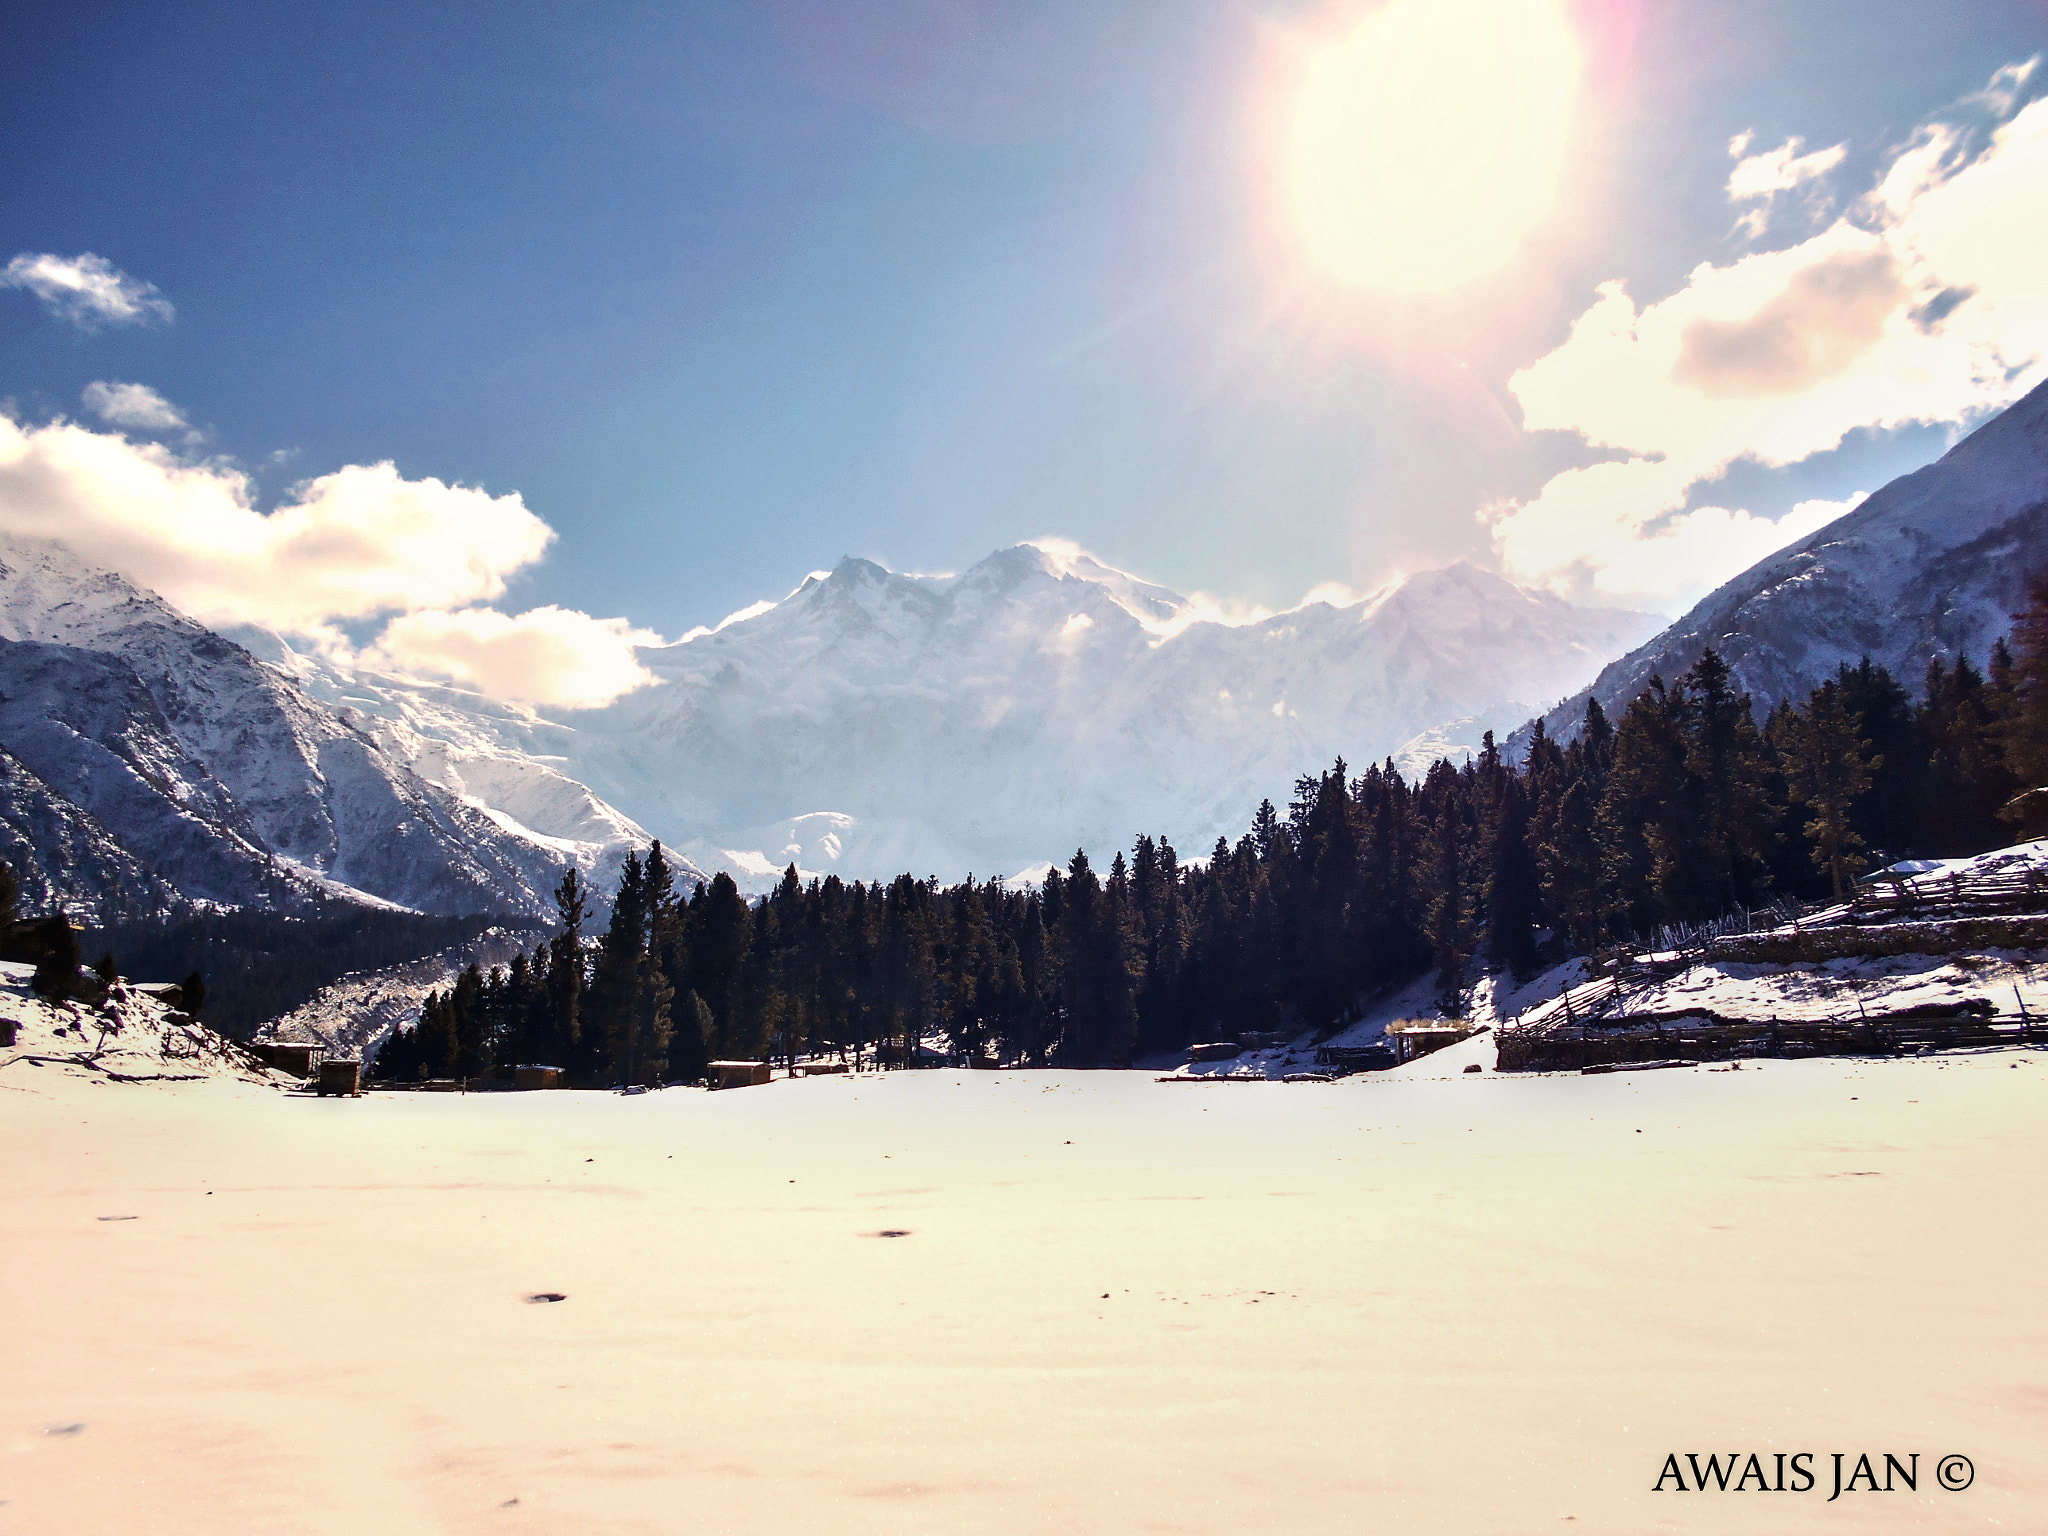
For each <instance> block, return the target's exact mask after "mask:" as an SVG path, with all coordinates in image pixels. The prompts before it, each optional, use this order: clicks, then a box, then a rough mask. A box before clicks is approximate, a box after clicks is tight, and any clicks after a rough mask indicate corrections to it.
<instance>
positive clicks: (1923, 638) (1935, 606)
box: [1545, 384, 2048, 736]
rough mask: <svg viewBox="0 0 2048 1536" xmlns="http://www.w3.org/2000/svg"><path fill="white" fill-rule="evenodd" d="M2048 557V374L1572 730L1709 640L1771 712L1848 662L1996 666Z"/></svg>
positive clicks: (1774, 569)
mask: <svg viewBox="0 0 2048 1536" xmlns="http://www.w3.org/2000/svg"><path fill="white" fill-rule="evenodd" d="M2044 569H2048V384H2043V385H2041V386H2040V387H2038V388H2036V389H2035V390H2033V391H2032V392H2031V393H2030V394H2028V395H2027V396H2026V397H2025V398H2024V399H2022V400H2020V401H2019V402H2018V403H2017V404H2015V405H2013V406H2012V407H2010V408H2009V409H2008V410H2006V411H2004V412H2003V413H2001V414H2000V415H1998V416H1995V417H1993V418H1992V419H1991V420H1990V421H1988V422H1986V423H1985V424H1984V425H1983V426H1981V427H1979V428H1978V429H1977V430H1976V431H1975V432H1973V433H1971V434H1970V435H1969V436H1968V437H1966V438H1964V439H1963V440H1962V441H1961V442H1960V443H1958V444H1956V446H1955V447H1954V448H1952V449H1950V450H1949V451H1948V453H1947V454H1945V455H1944V456H1943V457H1942V458H1940V459H1939V460H1937V461H1936V462H1934V463H1932V464H1929V465H1927V466H1926V467H1925V468H1924V469H1918V470H1915V471H1914V472H1913V473H1912V474H1910V475H1902V476H1900V477H1899V478H1898V479H1896V480H1894V481H1892V482H1891V483H1890V484H1888V485H1886V486H1885V487H1884V488H1883V489H1882V490H1880V491H1878V492H1876V493H1875V494H1874V495H1872V496H1870V497H1869V498H1868V499H1866V500H1865V501H1864V502H1863V504H1862V505H1861V506H1859V507H1858V508H1857V509H1856V510H1855V511H1854V512H1851V513H1848V514H1847V515H1846V516H1843V517H1840V518H1837V519H1836V520H1835V521H1834V522H1832V523H1829V524H1828V525H1827V526H1826V527H1825V528H1822V529H1821V530H1820V531H1819V532H1817V533H1815V534H1812V535H1811V536H1809V537H1808V538H1805V539H1803V540H1801V541H1800V542H1798V543H1796V544H1794V545H1792V546H1790V547H1789V548H1787V549H1783V550H1780V551H1779V552H1778V553H1777V554H1775V555H1772V556H1771V557H1770V558H1769V559H1767V560H1763V561H1759V562H1758V563H1757V564H1756V565H1753V566H1751V567H1750V568H1749V569H1748V570H1747V571H1744V572H1743V573H1742V574H1741V575H1740V576H1738V577H1736V578H1735V579H1734V580H1733V581H1731V582H1728V583H1727V584H1726V585H1724V586H1722V587H1720V588H1719V589H1718V590H1716V591H1714V592H1712V593H1710V594H1709V595H1708V596H1707V597H1705V598H1704V599H1702V600H1701V601H1700V603H1699V604H1698V605H1697V606H1696V607H1694V608H1693V609H1692V611H1691V612H1689V613H1687V614H1686V615H1685V616H1684V617H1683V618H1681V619H1680V620H1679V621H1678V622H1677V623H1675V624H1673V625H1672V626H1671V627H1670V628H1669V629H1667V630H1665V631H1664V632H1663V633H1661V634H1659V635H1657V636H1656V637H1655V638H1654V639H1652V640H1651V641H1650V642H1649V643H1648V644H1646V645H1643V646H1641V647H1640V648H1638V649H1636V650H1634V651H1631V652H1630V653H1629V654H1628V655H1626V656H1624V657H1622V658H1621V659H1620V660H1619V661H1617V662H1615V663H1614V664H1613V665H1612V666H1610V667H1608V668H1607V669H1606V670H1604V671H1603V672H1601V674H1600V676H1599V678H1598V679H1597V680H1596V681H1595V682H1594V683H1593V685H1592V687H1591V688H1590V689H1587V690H1586V691H1585V692H1582V693H1580V694H1577V695H1575V696H1574V697H1572V698H1570V699H1568V700H1566V701H1565V702H1564V703H1563V704H1560V705H1559V706H1558V707H1557V708H1556V709H1554V710H1552V711H1551V712H1550V713H1549V714H1548V715H1547V716H1546V717H1545V723H1546V726H1547V727H1548V729H1549V730H1550V732H1551V734H1553V735H1556V736H1569V735H1571V734H1572V732H1573V731H1574V730H1576V728H1577V726H1578V724H1579V723H1580V721H1581V720H1582V719H1583V718H1584V716H1585V710H1586V698H1587V697H1588V695H1592V696H1596V697H1598V699H1599V700H1600V704H1601V707H1602V708H1603V709H1605V710H1607V712H1608V713H1609V714H1610V715H1613V714H1615V713H1616V712H1617V711H1618V710H1619V709H1621V708H1622V707H1624V706H1625V705H1626V704H1627V703H1628V702H1629V701H1630V700H1631V699H1633V698H1634V697H1635V696H1636V695H1637V694H1638V693H1640V692H1641V691H1642V690H1643V688H1644V686H1645V685H1646V684H1647V683H1648V682H1649V680H1650V678H1651V677H1652V676H1661V677H1664V678H1666V679H1670V678H1675V677H1677V676H1679V675H1680V674H1681V673H1683V672H1684V671H1685V670H1686V669H1687V668H1688V667H1690V666H1691V665H1692V664H1693V663H1694V662H1695V661H1697V660H1699V657H1700V653H1701V652H1702V651H1703V650H1705V649H1706V648H1707V647H1708V646H1709V645H1711V646H1714V647H1715V648H1716V649H1717V650H1719V651H1720V653H1721V655H1722V657H1723V659H1724V660H1726V661H1727V662H1728V664H1729V665H1730V667H1732V668H1733V670H1734V674H1735V681H1736V684H1737V686H1738V687H1740V688H1742V689H1744V690H1746V691H1747V692H1748V693H1749V694H1750V695H1751V696H1752V697H1753V698H1754V699H1755V700H1756V706H1757V711H1758V713H1759V714H1760V715H1761V714H1762V713H1763V712H1764V711H1765V710H1767V709H1769V707H1770V706H1771V705H1772V704H1773V703H1775V702H1777V701H1778V700H1779V699H1783V698H1791V697H1798V696H1802V695H1803V694H1804V693H1805V692H1806V690H1807V689H1809V688H1811V687H1812V686H1813V685H1814V684H1815V683H1817V682H1819V681H1821V680H1822V679H1823V678H1827V677H1831V676H1833V675H1834V673H1835V671H1836V669H1837V668H1839V667H1840V666H1841V665H1842V664H1843V663H1844V662H1847V663H1850V664H1851V665H1854V664H1855V663H1856V662H1857V661H1858V660H1859V659H1860V658H1862V657H1864V656H1868V657H1870V658H1871V660H1873V661H1875V662H1879V663H1881V664H1882V665H1884V666H1886V667H1889V668H1890V669H1891V671H1892V673H1893V674H1894V675H1895V676H1896V677H1898V678H1899V680H1900V681H1901V682H1903V683H1904V684H1905V685H1906V687H1907V688H1908V689H1912V690H1917V689H1918V687H1919V684H1920V679H1921V676H1922V674H1923V673H1924V672H1925V671H1926V669H1927V663H1928V662H1929V660H1931V659H1933V658H1935V657H1941V658H1943V659H1945V660H1948V661H1953V660H1954V659H1955V658H1957V657H1959V656H1969V657H1971V658H1972V659H1974V660H1975V661H1976V662H1977V663H1978V665H1979V666H1982V664H1983V662H1984V659H1985V657H1986V655H1987V654H1988V653H1989V651H1990V649H1991V645H1992V643H1993V642H1994V641H1995V640H1997V639H1998V637H1999V636H2001V635H2003V634H2005V633H2006V632H2007V631H2008V630H2009V629H2010V628H2011V627H2012V616H2013V615H2014V614H2015V613H2017V612H2018V611H2019V610H2020V608H2021V607H2022V606H2023V605H2024V602H2025V598H2026V588H2027V583H2028V581H2029V580H2030V579H2031V578H2032V577H2033V576H2035V575H2036V574H2038V573H2040V572H2041V571H2043V570H2044Z"/></svg>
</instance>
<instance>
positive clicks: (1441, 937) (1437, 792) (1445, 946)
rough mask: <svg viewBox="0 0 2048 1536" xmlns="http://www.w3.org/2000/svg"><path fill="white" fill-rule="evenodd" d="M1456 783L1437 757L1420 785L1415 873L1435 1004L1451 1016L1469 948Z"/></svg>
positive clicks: (1460, 998) (1460, 995)
mask: <svg viewBox="0 0 2048 1536" xmlns="http://www.w3.org/2000/svg"><path fill="white" fill-rule="evenodd" d="M1460 787H1461V786H1460V784H1459V780H1458V774H1457V771H1456V770H1455V769H1453V768H1452V767H1451V765H1450V764H1449V763H1447V762H1445V761H1443V760H1442V759H1441V758H1440V759H1438V760H1437V762H1436V764H1435V766H1434V767H1432V768H1431V769H1430V770H1429V776H1428V777H1427V778H1426V779H1424V781H1423V787H1422V793H1423V798H1424V799H1425V801H1426V802H1428V803H1429V812H1428V822H1429V830H1428V831H1427V833H1426V834H1425V835H1424V840H1423V846H1422V876H1421V878H1422V895H1423V898H1424V901H1425V902H1426V908H1425V911H1426V916H1427V922H1428V925H1429V945H1430V954H1431V958H1432V960H1433V962H1434V964H1435V966H1436V973H1437V1003H1438V1006H1440V1007H1441V1008H1442V1009H1443V1011H1444V1012H1445V1013H1447V1014H1449V1015H1451V1016H1452V1017H1454V1018H1455V1017H1457V1016H1459V1015H1461V1014H1463V1013H1464V1011H1465V1003H1464V987H1465V962H1466V960H1467V959H1469V958H1470V957H1471V954H1472V918H1471V901H1470V895H1469V892H1468V891H1467V889H1466V886H1467V880H1468V875H1467V872H1466V869H1465V857H1464V854H1465V850H1464V846H1463V825H1462V823H1463V814H1462V812H1463V807H1462V806H1461V805H1460V803H1459V802H1460V799H1461V796H1460V793H1459V791H1460Z"/></svg>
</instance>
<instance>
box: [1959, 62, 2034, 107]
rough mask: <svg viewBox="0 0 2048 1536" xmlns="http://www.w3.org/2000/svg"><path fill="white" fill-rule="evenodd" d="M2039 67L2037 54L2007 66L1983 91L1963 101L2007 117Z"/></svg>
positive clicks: (1966, 97) (2031, 81)
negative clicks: (2022, 61) (2024, 60)
mask: <svg viewBox="0 0 2048 1536" xmlns="http://www.w3.org/2000/svg"><path fill="white" fill-rule="evenodd" d="M2040 67H2041V55H2039V54H2038V53H2037V54H2035V55H2034V56H2033V57H2032V58H2031V59H2028V60H2027V61H2026V62H2024V63H2021V64H2008V65H2006V66H2005V67H2004V68H2003V69H2001V70H1999V71H1998V72H1997V73H1996V74H1994V75H1993V76H1992V77H1991V82H1990V84H1988V85H1986V86H1985V87H1984V89H1983V90H1981V91H1974V92H1972V93H1971V94H1970V95H1968V96H1965V97H1964V98H1963V100H1964V101H1965V102H1966V103H1968V104H1969V105H1971V106H1978V107H1984V108H1987V109H1988V110H1989V111H1991V112H1992V113H1993V114H1994V115H1995V116H1998V117H2006V116H2009V115H2010V114H2011V112H2012V109H2013V108H2014V107H2016V106H2018V105H2019V100H2020V97H2021V96H2022V95H2024V94H2025V92H2026V89H2027V87H2028V86H2029V85H2030V84H2032V83H2033V79H2034V74H2035V72H2036V71H2037V70H2039V69H2040Z"/></svg>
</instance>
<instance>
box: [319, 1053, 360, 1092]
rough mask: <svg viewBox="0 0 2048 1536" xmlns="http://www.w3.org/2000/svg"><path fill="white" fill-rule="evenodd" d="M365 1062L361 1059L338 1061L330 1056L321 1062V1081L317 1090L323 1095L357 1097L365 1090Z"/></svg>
mask: <svg viewBox="0 0 2048 1536" xmlns="http://www.w3.org/2000/svg"><path fill="white" fill-rule="evenodd" d="M362 1077H363V1064H362V1063H361V1062H359V1061H337V1060H336V1059H335V1058H334V1057H332V1056H330V1057H328V1058H327V1060H325V1061H323V1062H321V1063H320V1081H319V1084H318V1086H317V1088H316V1090H315V1091H316V1092H318V1093H319V1094H321V1095H322V1096H323V1097H325V1096H327V1095H329V1094H333V1095H337V1096H341V1097H346V1098H351V1099H352V1098H355V1097H357V1096H358V1095H359V1094H361V1093H362V1091H363V1086H362Z"/></svg>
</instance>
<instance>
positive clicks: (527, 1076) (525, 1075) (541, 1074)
mask: <svg viewBox="0 0 2048 1536" xmlns="http://www.w3.org/2000/svg"><path fill="white" fill-rule="evenodd" d="M512 1086H513V1087H514V1088H516V1089H518V1090H519V1091H520V1092H521V1093H531V1092H533V1091H535V1090H536V1089H541V1088H566V1087H568V1086H569V1074H568V1073H567V1072H565V1071H563V1070H562V1069H561V1068H560V1067H514V1068H513V1069H512Z"/></svg>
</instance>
